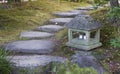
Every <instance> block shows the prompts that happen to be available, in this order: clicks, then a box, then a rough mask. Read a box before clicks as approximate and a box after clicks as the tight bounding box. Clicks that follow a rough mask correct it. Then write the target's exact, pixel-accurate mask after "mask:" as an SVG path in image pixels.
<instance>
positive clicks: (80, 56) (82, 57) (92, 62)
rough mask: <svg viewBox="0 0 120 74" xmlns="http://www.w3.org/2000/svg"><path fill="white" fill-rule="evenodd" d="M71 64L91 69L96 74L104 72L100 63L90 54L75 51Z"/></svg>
mask: <svg viewBox="0 0 120 74" xmlns="http://www.w3.org/2000/svg"><path fill="white" fill-rule="evenodd" d="M72 62H73V63H78V65H79V66H80V67H92V68H94V69H95V70H97V72H98V74H104V72H105V70H104V68H103V67H102V65H101V64H100V62H99V61H98V60H97V59H96V58H95V57H94V56H92V55H91V53H90V52H86V51H77V52H76V54H75V55H73V56H72Z"/></svg>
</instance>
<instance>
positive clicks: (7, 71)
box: [0, 48, 11, 74]
mask: <svg viewBox="0 0 120 74" xmlns="http://www.w3.org/2000/svg"><path fill="white" fill-rule="evenodd" d="M7 55H8V53H7V52H6V51H5V50H3V49H1V48H0V74H11V65H10V63H9V62H8V61H7V60H6V56H7Z"/></svg>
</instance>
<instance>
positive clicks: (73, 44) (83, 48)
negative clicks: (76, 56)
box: [66, 42, 102, 50]
mask: <svg viewBox="0 0 120 74" xmlns="http://www.w3.org/2000/svg"><path fill="white" fill-rule="evenodd" d="M101 45H102V43H95V44H91V45H80V44H75V43H72V42H67V43H66V46H69V47H74V48H78V49H82V50H91V49H94V48H96V47H100V46H101Z"/></svg>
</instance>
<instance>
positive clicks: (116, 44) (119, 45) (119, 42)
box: [110, 37, 120, 48]
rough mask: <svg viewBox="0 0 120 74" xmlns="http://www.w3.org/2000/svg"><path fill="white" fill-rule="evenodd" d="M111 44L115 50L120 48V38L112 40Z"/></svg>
mask: <svg viewBox="0 0 120 74" xmlns="http://www.w3.org/2000/svg"><path fill="white" fill-rule="evenodd" d="M110 44H111V45H112V46H113V47H114V48H120V37H117V38H115V39H111V41H110Z"/></svg>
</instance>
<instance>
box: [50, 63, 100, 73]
mask: <svg viewBox="0 0 120 74" xmlns="http://www.w3.org/2000/svg"><path fill="white" fill-rule="evenodd" d="M51 74H98V73H97V71H96V70H94V69H93V68H80V67H79V66H78V65H77V64H71V63H70V62H67V63H66V64H61V63H57V64H56V63H53V68H52V73H51Z"/></svg>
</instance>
